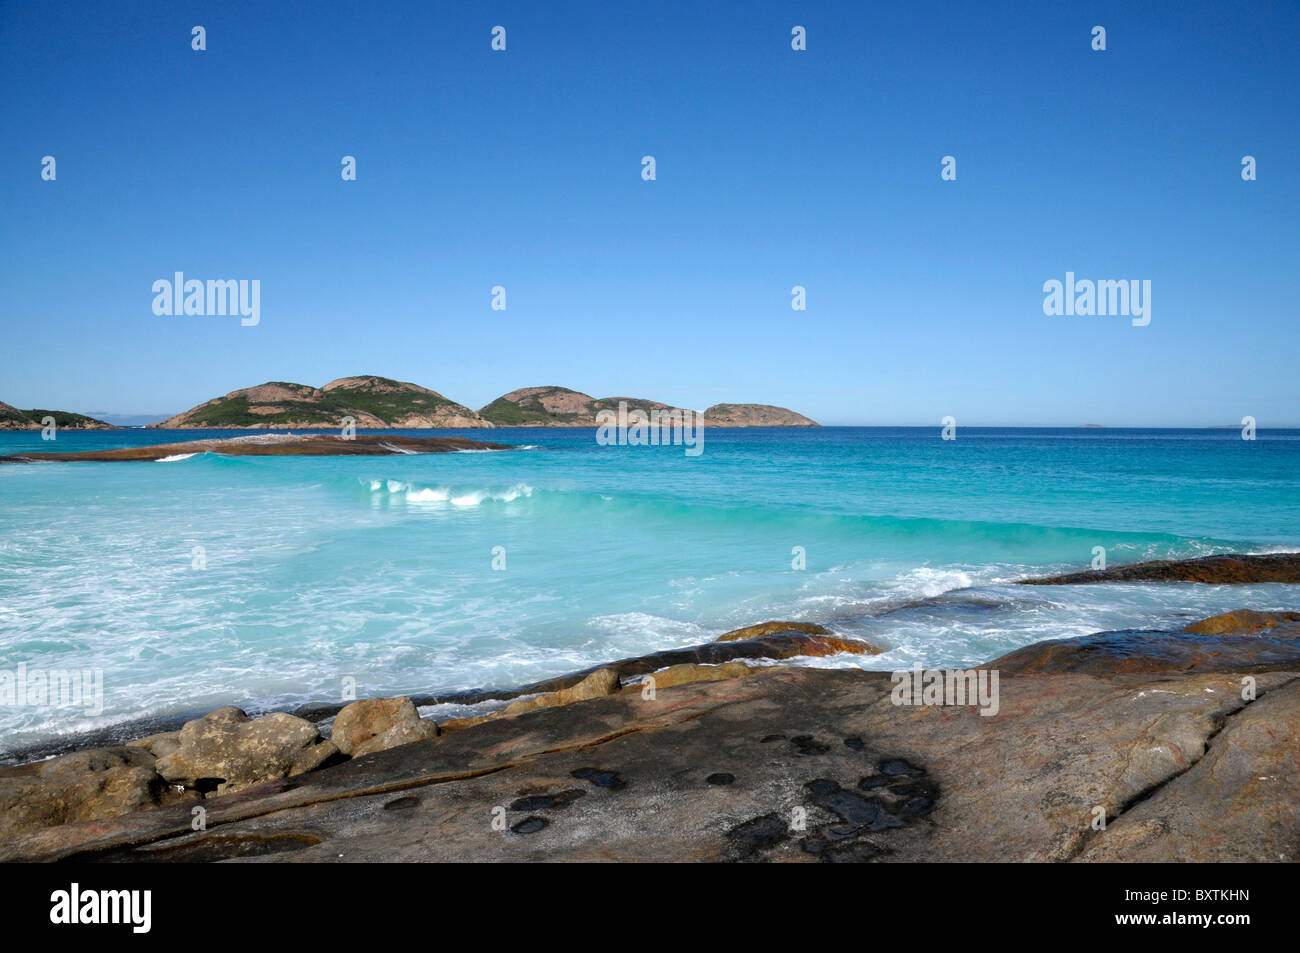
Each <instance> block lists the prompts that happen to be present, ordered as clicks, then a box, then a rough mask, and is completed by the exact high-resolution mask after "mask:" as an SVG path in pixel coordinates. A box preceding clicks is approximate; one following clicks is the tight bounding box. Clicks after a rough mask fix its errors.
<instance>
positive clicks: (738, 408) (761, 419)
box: [478, 386, 820, 427]
mask: <svg viewBox="0 0 1300 953" xmlns="http://www.w3.org/2000/svg"><path fill="white" fill-rule="evenodd" d="M620 403H622V404H626V405H627V409H628V411H629V412H630V411H632V410H640V411H642V412H643V413H645V414H646V415H647V416H649V413H650V411H652V410H659V411H665V410H667V411H673V410H682V409H683V408H678V407H673V406H672V405H671V404H665V403H661V402H660V401H657V400H648V399H646V398H643V397H601V398H599V399H597V398H595V397H591V396H590V395H588V394H584V393H582V392H580V391H576V390H570V389H569V388H567V387H555V386H550V387H523V388H520V389H519V390H514V391H511V392H510V393H508V394H503V395H502V396H500V397H498V398H497V399H496V400H494V401H492V403H490V404H488V405H487V406H486V407H480V408H479V411H478V414H479V416H480V417H481V418H482V419H483V420H485V421H487V422H488V424H489V425H490V426H493V427H595V426H596V415H597V414H598V413H599V412H600V411H602V410H611V411H614V412H615V413H617V412H618V409H619V404H620ZM704 423H705V426H709V427H817V426H820V425H819V424H818V423H817V422H816V421H815V420H811V419H810V418H808V417H805V416H804V415H803V414H797V413H795V412H794V411H793V410H787V409H786V408H784V407H773V406H771V405H770V404H714V405H713V406H712V407H710V408H708V409H707V410H706V411H704Z"/></svg>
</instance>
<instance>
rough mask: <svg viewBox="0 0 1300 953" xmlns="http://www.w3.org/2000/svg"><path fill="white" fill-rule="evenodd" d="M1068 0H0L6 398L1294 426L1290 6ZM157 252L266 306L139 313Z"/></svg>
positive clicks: (0, 274)
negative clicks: (333, 387)
mask: <svg viewBox="0 0 1300 953" xmlns="http://www.w3.org/2000/svg"><path fill="white" fill-rule="evenodd" d="M1062 6H1063V5H1060V4H1048V3H1023V4H1006V5H994V8H992V9H986V8H985V5H983V4H971V3H951V4H947V3H943V4H927V3H894V4H884V5H875V4H873V5H864V4H861V3H818V4H815V5H809V4H792V3H754V2H749V3H736V4H730V3H718V4H695V3H655V4H639V5H624V4H610V3H563V2H551V3H545V4H538V3H517V4H516V3H472V4H471V3H444V2H427V0H426V2H420V3H409V4H408V3H392V4H372V3H356V4H336V5H328V4H317V3H312V4H307V3H302V4H291V3H286V4H253V3H239V2H222V3H210V4H207V3H179V4H178V3H156V4H151V3H133V4H130V5H103V4H90V3H85V4H60V3H48V2H39V3H36V2H23V0H6V2H5V3H4V4H3V5H0V85H3V88H4V90H5V91H6V92H5V94H4V99H3V105H2V106H0V143H3V148H2V149H0V162H2V163H3V168H2V175H0V220H3V222H4V227H3V229H2V230H0V278H2V280H3V292H4V293H3V298H0V301H2V304H0V308H2V310H0V315H2V318H0V320H2V322H3V347H2V348H0V400H4V401H6V402H8V403H11V404H15V405H18V406H22V407H56V408H60V409H69V410H77V411H82V412H97V413H101V414H158V415H162V414H168V413H174V412H177V411H180V410H182V409H185V408H187V407H190V406H192V405H194V404H197V403H199V402H201V401H203V400H206V399H208V398H209V397H212V396H214V395H217V394H220V393H224V392H227V391H229V390H233V389H235V388H238V387H244V386H249V385H252V384H256V383H261V382H263V381H266V380H292V381H299V382H302V383H308V384H317V385H319V384H323V383H325V382H326V381H328V380H331V379H333V378H335V377H341V376H346V375H352V374H359V373H373V374H382V375H385V376H390V377H396V378H400V379H404V380H411V381H415V382H417V383H420V384H424V385H426V386H429V387H433V388H434V389H436V390H438V391H440V392H441V393H443V394H445V395H447V396H448V397H451V398H452V399H454V400H457V401H460V402H462V403H465V404H467V405H469V406H471V407H475V408H477V407H479V406H482V405H483V404H485V403H487V402H488V401H490V400H492V399H493V398H495V397H497V396H499V395H500V394H502V393H504V392H506V391H508V390H512V389H514V388H516V387H522V386H527V385H533V384H561V385H565V386H569V387H573V388H576V389H578V390H583V391H586V392H587V393H590V394H592V395H594V396H597V397H601V396H608V395H620V394H622V395H635V396H646V397H653V398H656V399H660V400H665V401H669V402H671V403H675V404H680V405H683V406H690V407H696V408H703V407H705V406H707V405H709V404H712V403H716V402H719V401H754V402H764V403H774V404H780V405H784V406H789V407H793V408H795V409H797V410H800V411H802V412H804V413H807V414H809V415H810V416H812V417H814V418H816V419H818V420H820V421H822V422H823V423H828V424H937V423H938V421H939V419H940V417H942V416H944V415H949V414H950V415H953V416H955V417H956V418H957V420H958V423H959V424H965V425H1020V424H1023V425H1074V424H1082V423H1101V424H1111V425H1131V426H1138V425H1150V426H1201V425H1227V424H1235V423H1237V422H1238V421H1239V420H1240V419H1241V417H1242V416H1244V415H1247V414H1249V415H1252V416H1254V417H1256V418H1257V420H1258V421H1259V425H1260V426H1261V427H1265V428H1267V427H1270V426H1297V425H1300V409H1297V406H1298V405H1297V400H1296V398H1297V389H1298V385H1297V380H1300V373H1297V369H1296V359H1297V356H1300V348H1298V347H1297V345H1298V344H1300V331H1298V330H1297V318H1300V315H1298V314H1297V303H1298V302H1300V267H1297V265H1298V264H1300V263H1298V262H1297V255H1298V254H1300V235H1298V232H1300V224H1298V222H1300V219H1298V217H1297V209H1298V208H1300V202H1298V201H1297V200H1298V199H1300V185H1298V184H1297V178H1296V159H1295V157H1296V156H1297V155H1298V154H1300V132H1298V131H1297V128H1298V125H1300V124H1298V123H1297V119H1298V118H1300V115H1298V114H1300V109H1298V108H1297V105H1296V97H1297V90H1300V82H1298V81H1300V75H1298V74H1300V56H1297V55H1296V52H1295V42H1296V37H1297V35H1298V33H1297V26H1300V6H1297V5H1296V4H1269V3H1260V4H1239V5H1235V8H1234V10H1232V11H1227V10H1225V9H1223V8H1221V7H1219V6H1217V5H1211V4H1198V3H1186V4H1173V3H1168V4H1105V3H1103V4H1089V5H1069V6H1071V7H1073V9H1071V10H1066V9H1062ZM196 24H201V25H203V26H204V27H205V28H206V30H207V50H206V51H203V52H196V51H193V50H192V49H191V48H190V39H191V35H190V30H191V27H192V26H194V25H196ZM498 24H500V25H503V26H505V27H506V30H507V46H508V48H507V50H506V52H504V53H494V52H493V51H492V50H491V49H490V41H491V36H490V31H491V28H492V27H493V26H495V25H498ZM796 24H799V25H803V26H805V27H806V28H807V34H808V50H807V51H806V52H794V51H792V50H791V49H790V30H791V27H792V26H794V25H796ZM1097 24H1100V25H1102V26H1104V27H1106V30H1107V47H1108V48H1107V50H1106V51H1105V52H1094V51H1093V50H1092V49H1091V46H1090V43H1091V29H1092V27H1093V26H1094V25H1097ZM647 154H650V155H654V156H655V158H656V162H657V174H658V178H657V180H656V181H654V182H645V181H643V180H642V178H641V175H640V171H641V165H640V159H641V157H642V156H643V155H647ZM45 155H53V156H54V157H55V158H56V161H57V179H56V180H55V181H53V182H47V181H42V179H41V174H40V172H41V158H42V156H45ZM344 155H354V156H355V157H356V158H357V170H358V176H357V180H356V181H355V182H344V181H342V180H341V178H340V174H339V173H340V160H341V158H342V156H344ZM944 155H952V156H955V157H956V160H957V179H956V181H952V182H945V181H941V179H940V161H941V157H943V156H944ZM1244 155H1253V156H1255V157H1256V160H1257V162H1258V180H1257V181H1254V182H1244V181H1242V178H1241V175H1240V169H1241V165H1240V164H1241V158H1242V156H1244ZM175 271H183V272H185V274H186V275H187V277H193V278H202V279H207V278H245V279H259V280H260V281H261V322H260V324H259V325H258V326H256V327H241V326H240V324H239V321H238V319H237V318H229V317H218V316H202V317H200V316H188V317H186V316H181V317H177V316H161V317H160V316H156V315H155V314H154V313H153V311H152V308H151V304H152V300H153V294H152V291H151V286H152V283H153V282H154V281H155V280H156V279H159V278H170V277H171V275H172V273H173V272H175ZM1067 271H1073V272H1075V273H1076V274H1077V275H1078V276H1079V277H1080V278H1085V277H1088V278H1096V279H1102V278H1105V279H1148V280H1150V281H1151V282H1152V312H1151V316H1152V320H1151V323H1150V325H1149V326H1147V327H1133V326H1132V325H1131V323H1130V321H1129V319H1128V318H1125V317H1120V316H1109V317H1098V316H1092V317H1081V316H1072V317H1065V316H1062V317H1047V316H1045V315H1044V314H1043V309H1042V303H1043V297H1044V295H1043V292H1042V290H1041V289H1042V285H1043V282H1045V281H1047V280H1049V279H1052V278H1056V279H1058V280H1060V279H1064V277H1065V273H1066V272H1067ZM494 285H502V286H504V287H505V288H506V289H507V295H508V309H507V310H506V311H505V312H496V311H492V310H491V309H490V307H489V303H490V291H491V288H492V286H494ZM794 285H803V286H805V287H806V288H807V296H808V309H807V311H804V312H796V311H792V310H791V308H790V297H791V296H790V289H791V288H792V287H793V286H794Z"/></svg>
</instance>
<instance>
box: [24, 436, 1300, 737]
mask: <svg viewBox="0 0 1300 953" xmlns="http://www.w3.org/2000/svg"><path fill="white" fill-rule="evenodd" d="M404 432H405V433H410V434H417V433H418V434H419V435H428V436H433V435H445V434H453V433H454V434H458V435H461V436H467V437H471V438H477V439H485V440H494V441H500V442H507V443H514V444H518V445H520V446H521V447H524V448H525V449H520V450H512V451H497V452H469V453H447V454H430V455H403V456H388V457H314V458H313V457H244V458H238V457H221V456H214V455H206V454H200V455H196V456H192V457H188V458H184V459H175V460H169V461H167V462H155V463H59V464H43V465H13V466H0V673H3V672H10V673H13V672H16V671H17V669H18V666H19V665H23V664H25V665H26V667H27V669H28V670H55V669H62V670H69V669H75V670H99V671H101V672H102V678H103V692H104V694H103V710H102V711H96V712H91V711H88V710H83V709H81V708H77V707H72V706H63V707H54V706H49V705H44V706H32V705H25V704H19V703H15V704H7V705H0V749H3V750H15V749H19V748H22V747H24V746H28V745H32V744H37V743H47V742H50V741H51V740H55V739H58V738H59V737H61V736H67V735H72V734H79V733H83V732H87V731H92V730H95V729H99V728H104V727H106V726H110V725H113V724H117V723H121V722H126V721H134V720H137V719H147V718H161V717H166V716H169V715H174V714H178V713H188V712H195V711H207V710H211V709H213V708H216V707H218V706H221V705H225V704H236V705H239V706H241V707H244V708H245V709H246V710H248V711H250V713H253V712H258V711H264V710H267V709H272V708H292V707H294V706H296V705H298V704H302V703H306V702H322V701H323V702H330V701H334V702H337V701H340V700H342V698H343V697H344V696H343V694H342V693H343V689H344V686H345V685H346V686H347V687H353V686H354V687H355V693H356V697H367V696H374V695H393V694H401V693H419V694H424V693H447V692H453V691H457V690H463V689H474V688H486V687H508V686H514V685H519V684H523V683H527V682H531V681H534V680H537V679H541V678H545V677H548V676H553V675H560V674H563V673H566V672H570V671H573V670H576V669H580V668H584V667H586V666H590V665H595V664H598V663H600V662H604V661H609V660H613V659H617V658H623V657H627V656H632V655H640V654H645V653H648V652H653V651H656V650H660V649H667V648H675V647H681V646H687V645H692V644H695V643H699V642H703V641H708V640H711V639H713V638H715V637H716V636H717V635H719V634H721V633H722V632H724V631H726V630H728V629H732V628H736V627H739V626H743V625H749V624H751V623H756V622H762V621H765V620H768V619H782V620H804V621H813V622H819V623H822V624H823V625H826V626H828V627H829V628H831V629H833V630H835V631H837V632H840V633H843V634H845V635H850V636H855V637H859V638H863V639H867V640H869V641H871V642H874V643H876V644H877V645H879V646H881V647H883V648H884V649H885V650H886V651H885V652H884V654H882V655H878V656H842V657H832V658H825V659H816V660H806V662H804V663H806V664H812V665H821V666H862V667H866V668H872V669H884V670H893V669H900V668H908V667H910V666H911V665H912V664H913V663H914V662H921V663H922V664H923V665H925V666H926V667H968V666H971V665H974V664H976V663H980V662H984V661H987V660H989V659H990V658H993V657H995V656H997V655H999V654H1002V653H1004V652H1007V651H1010V650H1011V649H1014V648H1018V647H1020V646H1024V645H1028V644H1030V643H1032V642H1035V641H1039V640H1042V639H1048V638H1061V637H1069V636H1076V635H1083V634H1087V633H1091V632H1097V631H1102V630H1106V629H1121V628H1171V627H1180V626H1182V625H1183V624H1185V623H1186V622H1188V621H1191V620H1194V619H1198V618H1202V617H1204V616H1208V615H1212V614H1214V613H1217V612H1222V611H1226V610H1229V609H1234V608H1239V607H1250V608H1255V609H1300V599H1298V598H1297V597H1296V595H1295V594H1294V593H1293V592H1289V591H1288V589H1293V588H1294V587H1287V586H1282V585H1258V586H1249V587H1229V586H1204V585H1194V584H1173V585H1171V584H1161V585H1140V584H1138V585H1135V584H1114V585H1097V586H1074V587H1045V588H1039V587H1022V586H1016V585H1013V584H1012V583H1013V581H1014V580H1016V579H1021V578H1025V577H1028V576H1035V575H1044V574H1050V573H1055V572H1063V571H1072V570H1080V569H1087V568H1089V567H1090V565H1091V564H1092V562H1093V560H1094V556H1095V554H1096V552H1097V550H1096V547H1102V548H1104V550H1105V556H1106V560H1107V563H1108V565H1112V566H1113V565H1119V564H1122V563H1128V562H1136V561H1141V560H1150V559H1162V558H1186V557H1194V556H1203V555H1209V554H1213V553H1220V552H1281V551H1292V550H1297V549H1300V431H1295V430H1286V431H1282V430H1261V431H1259V433H1258V436H1257V439H1255V440H1253V441H1247V440H1243V439H1241V433H1240V431H1238V430H1226V429H1225V430H1094V429H980V428H962V429H960V430H959V431H958V433H957V439H956V440H953V441H945V440H941V439H940V428H939V427H937V426H936V427H925V428H854V427H826V428H820V429H794V428H792V429H743V430H723V429H718V430H712V429H709V430H706V431H705V442H704V452H703V453H702V454H700V455H699V456H688V455H687V454H685V453H684V452H683V448H682V447H680V446H666V447H641V446H624V447H619V446H602V445H599V444H598V443H597V442H596V440H595V437H594V433H595V432H594V431H593V430H586V429H583V430H567V429H514V428H511V429H498V430H468V431H437V432H434V431H428V432H415V431H404ZM230 435H233V434H231V433H230V432H223V431H187V432H183V433H177V432H158V431H145V430H125V431H104V432H84V433H77V432H68V431H64V432H62V433H60V435H59V438H58V440H57V441H55V442H52V443H51V442H43V441H42V440H41V439H40V434H39V433H38V432H30V433H29V432H8V433H0V453H13V452H19V451H37V450H62V451H69V450H91V449H104V448H109V447H120V446H133V445H140V444H145V443H168V442H175V441H178V440H185V439H197V438H199V437H210V436H230ZM801 567H802V568H801Z"/></svg>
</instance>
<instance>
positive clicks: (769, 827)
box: [727, 813, 790, 860]
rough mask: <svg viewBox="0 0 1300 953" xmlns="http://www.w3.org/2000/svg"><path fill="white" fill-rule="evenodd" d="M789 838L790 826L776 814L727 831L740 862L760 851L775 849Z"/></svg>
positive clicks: (761, 816)
mask: <svg viewBox="0 0 1300 953" xmlns="http://www.w3.org/2000/svg"><path fill="white" fill-rule="evenodd" d="M789 836H790V827H789V825H788V824H786V822H785V818H783V817H781V815H779V814H776V813H772V814H762V815H759V816H758V817H754V818H750V819H749V820H747V821H745V822H744V823H743V824H737V825H736V826H735V827H733V828H732V829H731V830H729V831H727V840H729V841H730V842H731V846H732V850H733V851H734V852H735V854H736V858H737V859H738V860H746V859H748V858H750V857H753V856H754V854H756V853H758V852H759V851H760V850H767V849H768V848H770V847H775V846H776V845H777V844H779V843H781V842H782V841H783V840H785V839H786V838H787V837H789Z"/></svg>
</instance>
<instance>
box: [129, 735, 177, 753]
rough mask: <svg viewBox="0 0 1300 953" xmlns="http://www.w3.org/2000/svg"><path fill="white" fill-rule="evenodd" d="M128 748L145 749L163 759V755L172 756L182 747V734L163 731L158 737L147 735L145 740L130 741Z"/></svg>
mask: <svg viewBox="0 0 1300 953" xmlns="http://www.w3.org/2000/svg"><path fill="white" fill-rule="evenodd" d="M126 746H127V747H128V748H143V749H144V750H145V751H148V752H149V753H150V754H151V755H153V756H154V757H155V758H161V757H162V756H163V755H168V754H171V753H172V752H173V751H175V750H176V749H177V748H179V747H180V746H181V733H180V732H179V731H163V732H160V733H158V734H156V735H146V736H145V737H143V738H137V739H135V740H134V741H128V742H127V743H126Z"/></svg>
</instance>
